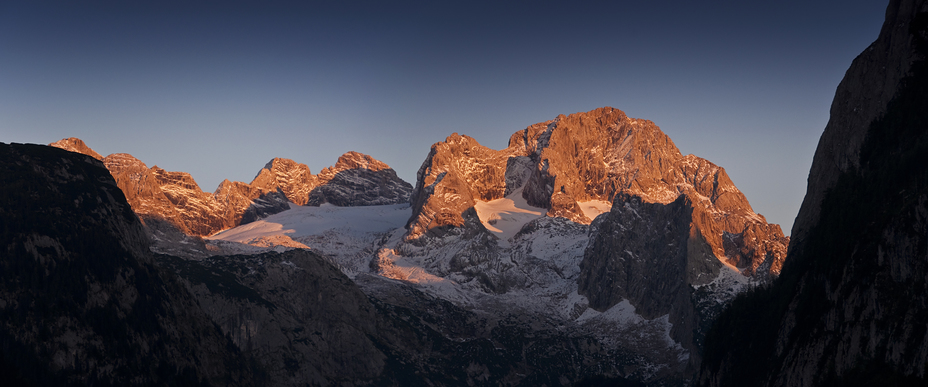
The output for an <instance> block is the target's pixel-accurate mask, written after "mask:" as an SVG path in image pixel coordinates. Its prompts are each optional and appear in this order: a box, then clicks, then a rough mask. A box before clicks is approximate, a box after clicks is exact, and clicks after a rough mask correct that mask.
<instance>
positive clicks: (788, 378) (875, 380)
mask: <svg viewBox="0 0 928 387" xmlns="http://www.w3.org/2000/svg"><path fill="white" fill-rule="evenodd" d="M926 57H928V2H926V1H923V0H919V1H915V0H901V1H892V2H891V3H890V4H889V8H888V9H887V13H886V23H885V24H884V26H883V30H882V31H881V33H880V36H879V38H878V39H877V40H876V42H874V43H873V44H872V45H871V46H870V47H869V48H868V49H867V50H865V51H864V53H862V54H861V55H860V56H859V57H858V58H857V59H856V60H855V61H854V63H853V65H852V66H851V68H850V69H849V70H848V72H847V75H846V76H845V78H844V80H843V81H842V82H841V85H840V86H839V88H838V91H837V93H836V96H835V101H834V103H833V105H832V111H831V120H830V122H829V124H828V126H827V127H826V129H825V133H824V134H823V135H822V139H821V141H820V142H819V146H818V149H817V151H816V154H815V159H814V161H813V166H812V172H811V173H810V175H809V190H808V192H807V194H806V198H805V201H804V202H803V206H802V209H801V210H800V213H799V216H798V217H797V221H796V225H795V226H794V228H793V235H792V237H793V239H792V244H791V245H790V250H789V253H788V256H787V258H786V262H785V264H784V268H783V271H782V273H781V275H780V277H779V279H778V280H777V281H776V282H775V283H774V284H773V286H771V287H768V288H762V289H758V290H755V291H752V292H751V293H749V294H746V295H744V296H742V297H739V298H737V299H736V300H735V301H734V302H733V303H732V305H731V307H730V308H729V309H728V310H727V311H726V312H725V313H723V314H722V316H721V317H720V318H719V319H718V320H717V323H716V324H715V326H714V327H713V329H712V331H711V332H710V333H709V335H708V337H707V338H706V347H705V354H704V362H703V365H702V370H701V374H700V377H699V380H698V384H699V385H702V386H749V385H750V386H764V385H767V386H818V385H840V386H874V385H886V386H890V385H892V386H900V385H912V386H925V385H928V379H926V373H925V372H926V367H928V62H926Z"/></svg>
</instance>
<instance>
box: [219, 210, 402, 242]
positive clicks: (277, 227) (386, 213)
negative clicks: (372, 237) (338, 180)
mask: <svg viewBox="0 0 928 387" xmlns="http://www.w3.org/2000/svg"><path fill="white" fill-rule="evenodd" d="M411 215H412V210H411V209H410V207H409V204H393V205H385V206H365V207H336V206H333V205H331V204H328V203H326V204H323V205H321V206H319V207H309V206H306V207H304V206H298V205H296V204H293V203H290V210H288V211H284V212H281V213H277V214H274V215H271V216H268V217H267V218H264V219H261V220H258V221H254V222H251V223H248V224H245V225H242V226H238V227H236V228H233V229H229V230H225V231H222V232H220V233H218V234H215V235H212V236H210V237H209V238H207V239H209V240H223V241H230V242H239V243H247V242H248V241H250V240H255V239H258V238H261V237H273V236H276V235H286V236H289V237H290V238H292V239H294V240H296V239H298V238H300V237H306V236H311V235H323V234H325V233H326V232H327V231H340V232H344V233H348V234H352V235H356V236H364V235H368V234H382V233H386V232H388V231H391V230H393V229H396V228H400V227H403V226H404V225H405V224H406V221H407V220H409V217H410V216H411Z"/></svg>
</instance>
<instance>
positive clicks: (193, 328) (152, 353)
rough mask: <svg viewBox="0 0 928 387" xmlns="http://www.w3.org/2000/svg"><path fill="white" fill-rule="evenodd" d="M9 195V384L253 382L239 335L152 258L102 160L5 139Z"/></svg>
mask: <svg viewBox="0 0 928 387" xmlns="http://www.w3.org/2000/svg"><path fill="white" fill-rule="evenodd" d="M139 177H140V178H141V175H140V176H139ZM148 177H149V178H150V176H148ZM139 188H140V189H143V186H140V187H139ZM0 197H2V198H3V199H2V200H0V219H3V221H2V222H0V251H3V254H2V256H3V259H2V260H0V369H3V370H4V383H8V384H10V385H18V384H21V383H30V384H31V383H35V384H38V385H96V384H99V385H129V384H151V385H168V384H200V383H204V384H208V385H209V384H215V385H223V384H228V383H231V384H243V385H247V384H252V383H254V380H252V374H251V371H250V369H251V368H250V367H249V366H248V365H247V361H246V359H245V358H244V357H243V356H242V355H241V353H240V352H238V351H237V350H236V349H235V347H234V346H233V345H232V343H231V341H230V340H228V339H227V338H226V337H225V336H223V334H222V332H220V331H219V330H218V329H216V327H215V325H213V323H212V322H211V321H210V320H209V318H208V317H207V316H206V315H205V314H204V313H203V312H202V311H201V310H200V309H199V307H198V305H197V302H196V300H195V299H194V298H193V297H192V296H191V295H190V293H188V292H187V291H186V289H184V287H183V286H182V285H180V284H179V283H178V282H177V279H176V277H174V276H173V275H170V274H168V273H166V272H163V271H162V270H160V269H159V268H158V267H156V266H155V265H154V264H153V259H152V256H151V253H150V252H149V251H148V238H147V236H146V234H145V232H144V231H143V228H142V225H141V224H140V223H139V221H138V218H137V217H136V215H135V214H134V213H133V212H132V210H131V208H130V206H129V204H128V203H127V202H126V199H125V197H124V196H123V193H122V191H121V190H120V189H119V188H118V186H117V184H116V182H115V181H114V180H113V177H112V176H111V175H110V173H109V172H108V171H107V170H106V169H105V168H104V165H103V164H102V163H101V162H99V161H98V160H95V159H94V158H91V157H87V156H83V155H79V154H76V153H71V152H65V151H62V150H60V149H55V148H52V147H45V146H37V145H19V144H12V145H7V144H0Z"/></svg>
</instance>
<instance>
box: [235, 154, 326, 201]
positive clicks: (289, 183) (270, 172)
mask: <svg viewBox="0 0 928 387" xmlns="http://www.w3.org/2000/svg"><path fill="white" fill-rule="evenodd" d="M316 180H317V179H316V177H315V176H313V174H312V173H311V172H310V171H309V167H307V166H306V164H300V163H297V162H295V161H293V160H290V159H282V158H274V159H272V160H271V161H269V162H268V163H267V165H265V166H264V168H261V170H260V171H259V172H258V175H257V176H255V178H254V180H252V181H251V186H252V187H255V188H258V189H261V190H262V191H273V190H275V189H277V188H279V189H280V191H281V192H283V194H284V195H286V196H287V200H289V201H291V202H293V203H295V204H297V205H301V206H305V205H306V202H307V201H308V200H309V193H310V191H312V189H313V188H315V187H316V185H317V183H316Z"/></svg>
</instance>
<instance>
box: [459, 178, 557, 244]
mask: <svg viewBox="0 0 928 387" xmlns="http://www.w3.org/2000/svg"><path fill="white" fill-rule="evenodd" d="M474 209H475V210H477V216H478V217H479V218H480V222H481V223H483V226H484V227H486V228H487V230H489V231H490V232H492V233H493V235H496V236H497V237H498V238H499V245H500V247H510V246H511V243H510V242H509V239H510V238H512V237H513V236H515V235H516V233H518V232H519V230H521V229H522V226H525V224H526V223H528V222H531V221H533V220H535V219H538V218H540V217H542V216H544V214H545V213H546V212H547V210H546V209H544V208H538V207H532V206H530V205H528V203H527V202H526V201H525V199H524V198H523V197H522V188H519V189H517V190H515V191H514V192H513V193H511V194H509V196H507V197H505V198H502V199H496V200H491V201H489V202H483V201H478V202H477V204H475V205H474Z"/></svg>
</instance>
